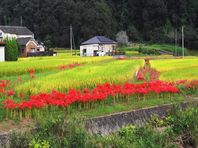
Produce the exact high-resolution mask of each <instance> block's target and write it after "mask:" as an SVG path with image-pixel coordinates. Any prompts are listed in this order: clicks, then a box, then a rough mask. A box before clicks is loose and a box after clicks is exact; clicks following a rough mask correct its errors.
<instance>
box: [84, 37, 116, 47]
mask: <svg viewBox="0 0 198 148" xmlns="http://www.w3.org/2000/svg"><path fill="white" fill-rule="evenodd" d="M116 43H117V42H115V41H113V40H111V39H109V38H107V37H105V36H95V37H93V38H91V39H89V40H87V41H85V42H83V43H82V44H81V45H90V44H116Z"/></svg>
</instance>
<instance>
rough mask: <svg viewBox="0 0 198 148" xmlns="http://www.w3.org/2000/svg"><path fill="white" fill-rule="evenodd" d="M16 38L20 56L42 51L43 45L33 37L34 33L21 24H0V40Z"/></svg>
mask: <svg viewBox="0 0 198 148" xmlns="http://www.w3.org/2000/svg"><path fill="white" fill-rule="evenodd" d="M5 39H16V40H17V42H18V44H19V46H20V52H21V53H20V56H22V57H26V56H27V55H28V53H32V52H44V51H45V49H44V46H43V45H42V44H39V43H38V42H37V41H36V40H35V39H34V33H33V32H31V31H30V30H29V29H28V28H27V27H23V26H0V40H5Z"/></svg>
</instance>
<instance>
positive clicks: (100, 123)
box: [86, 101, 195, 135]
mask: <svg viewBox="0 0 198 148" xmlns="http://www.w3.org/2000/svg"><path fill="white" fill-rule="evenodd" d="M191 104H195V103H194V101H193V102H183V103H181V104H180V105H179V107H180V109H183V108H186V106H189V105H191ZM172 108H173V104H169V105H163V106H156V107H150V108H144V109H138V110H134V111H130V112H121V113H117V114H112V115H108V116H103V117H97V118H92V119H89V120H87V122H86V129H87V130H88V131H89V132H90V133H92V134H99V135H108V134H110V133H112V132H115V131H117V130H119V129H120V128H122V127H124V126H127V125H138V126H143V125H144V124H145V123H146V122H147V121H148V120H149V119H150V117H151V116H152V115H155V114H156V115H159V116H160V117H163V116H165V115H166V114H167V112H169V111H170V110H171V109H172Z"/></svg>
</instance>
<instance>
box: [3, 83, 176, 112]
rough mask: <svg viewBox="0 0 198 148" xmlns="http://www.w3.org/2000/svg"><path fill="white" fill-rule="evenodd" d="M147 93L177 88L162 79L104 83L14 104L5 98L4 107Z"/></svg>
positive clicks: (22, 106)
mask: <svg viewBox="0 0 198 148" xmlns="http://www.w3.org/2000/svg"><path fill="white" fill-rule="evenodd" d="M149 93H156V94H160V93H178V89H177V88H176V87H174V86H173V84H172V83H168V82H163V81H153V82H145V83H142V84H129V83H125V84H124V85H115V84H109V83H105V84H103V85H98V86H96V87H95V88H94V89H93V90H89V89H84V90H83V91H82V92H81V91H79V90H75V89H71V90H69V91H68V93H67V94H65V93H60V92H57V91H52V92H51V93H40V94H38V95H32V96H30V97H29V98H30V100H29V101H24V102H22V103H20V104H15V103H14V102H13V101H12V102H11V103H10V104H11V105H9V102H10V100H7V102H8V103H6V102H4V105H5V108H11V106H13V109H14V108H19V109H32V108H37V109H39V108H43V107H46V106H58V107H64V108H65V107H67V106H69V105H71V104H73V103H77V102H78V103H89V102H93V101H103V100H106V99H107V98H109V97H115V96H117V95H123V96H131V95H138V94H139V95H143V96H144V95H146V94H149Z"/></svg>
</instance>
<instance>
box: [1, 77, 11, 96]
mask: <svg viewBox="0 0 198 148" xmlns="http://www.w3.org/2000/svg"><path fill="white" fill-rule="evenodd" d="M9 84H10V81H9V80H0V94H4V93H5V91H6V88H7V87H8V86H9Z"/></svg>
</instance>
